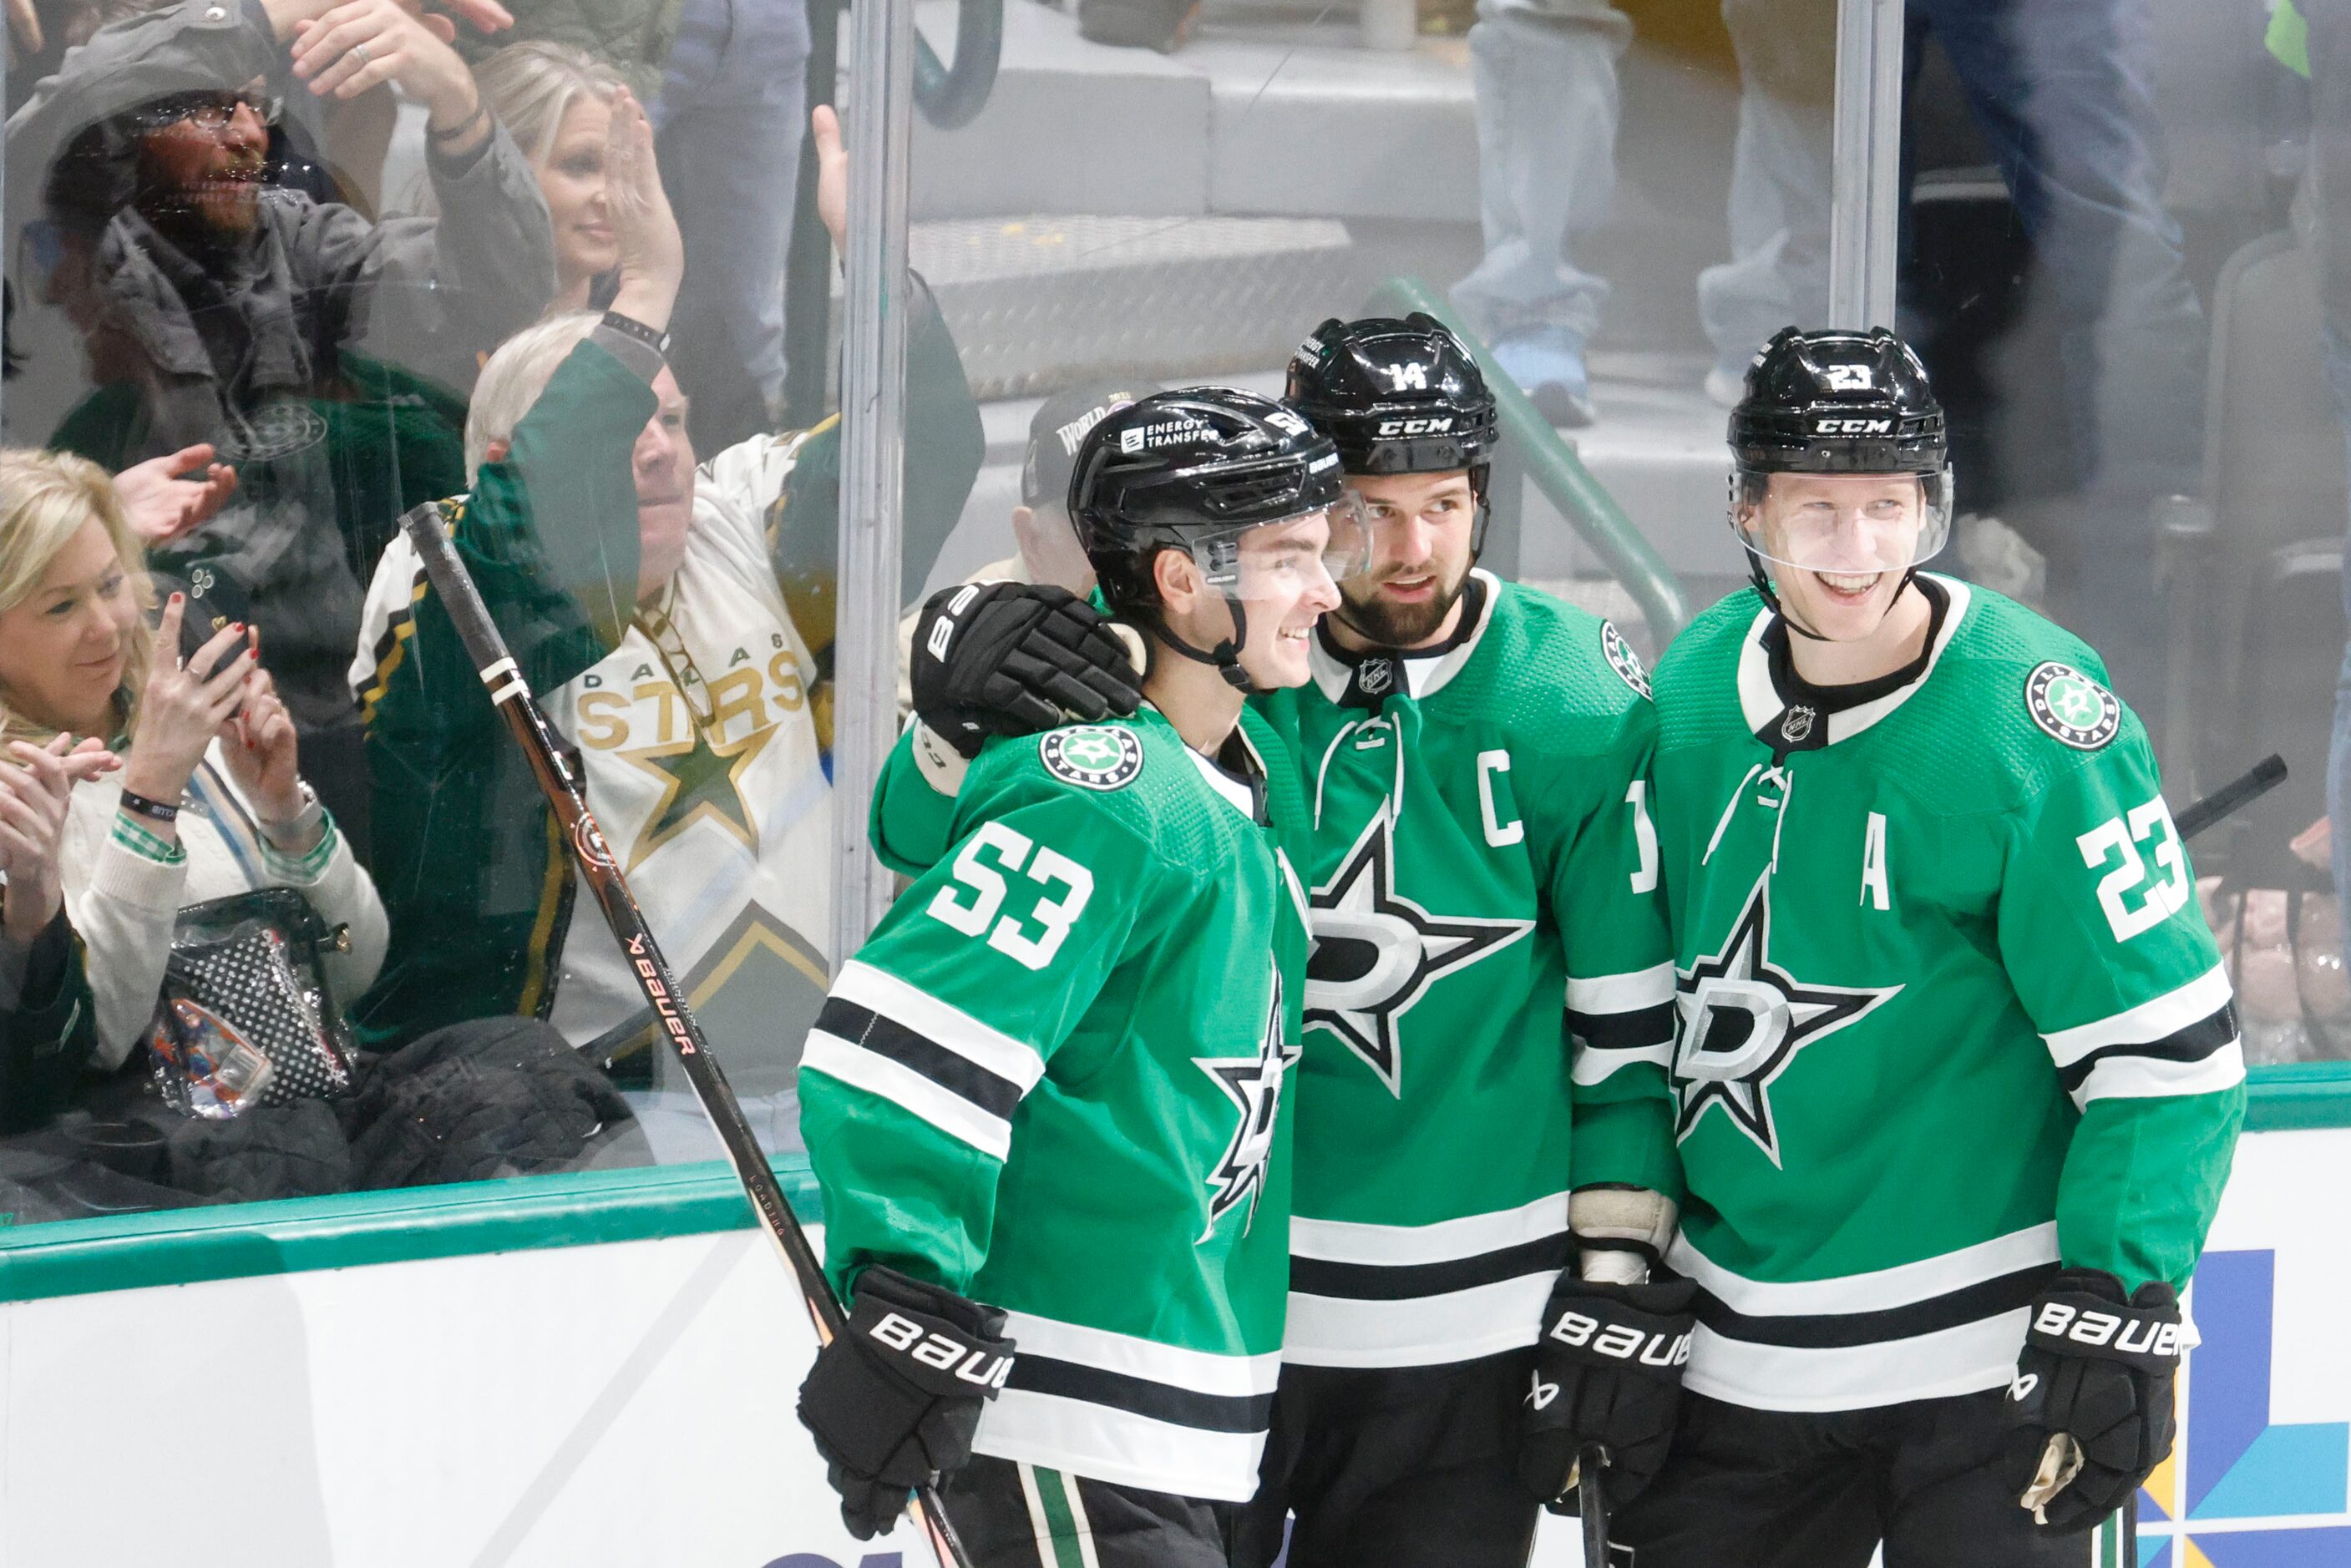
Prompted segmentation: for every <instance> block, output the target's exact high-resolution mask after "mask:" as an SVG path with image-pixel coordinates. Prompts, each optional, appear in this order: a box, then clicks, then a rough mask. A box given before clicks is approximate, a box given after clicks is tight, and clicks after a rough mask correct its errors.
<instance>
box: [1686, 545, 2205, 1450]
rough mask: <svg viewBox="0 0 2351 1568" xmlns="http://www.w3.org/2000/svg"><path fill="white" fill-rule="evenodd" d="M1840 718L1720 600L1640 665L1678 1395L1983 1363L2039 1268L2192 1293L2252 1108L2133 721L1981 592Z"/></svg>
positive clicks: (2003, 603)
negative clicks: (1662, 996) (1669, 960)
mask: <svg viewBox="0 0 2351 1568" xmlns="http://www.w3.org/2000/svg"><path fill="white" fill-rule="evenodd" d="M1924 581H1927V582H1928V583H1931V584H1932V585H1933V586H1934V587H1935V588H1936V589H1938V590H1939V592H1940V594H1941V595H1942V596H1944V597H1945V599H1946V605H1945V608H1944V611H1943V614H1942V616H1941V618H1940V620H1939V622H1938V625H1937V626H1936V627H1935V628H1934V635H1933V637H1932V638H1931V639H1929V642H1928V649H1927V650H1926V652H1925V654H1924V655H1923V656H1922V658H1921V659H1920V660H1919V661H1918V663H1917V665H1916V666H1914V667H1913V668H1912V669H1911V670H1907V671H1902V672H1897V674H1896V676H1894V677H1889V678H1888V679H1887V680H1885V681H1882V682H1879V683H1877V684H1876V687H1875V688H1874V689H1872V690H1870V691H1866V692H1847V693H1844V694H1842V697H1843V700H1844V701H1845V702H1847V703H1852V701H1853V699H1854V698H1855V696H1860V697H1864V698H1865V699H1866V700H1865V701H1859V702H1858V703H1857V704H1853V705H1846V706H1843V707H1842V708H1839V707H1838V706H1837V705H1836V702H1835V701H1830V700H1827V699H1834V698H1835V697H1837V696H1838V695H1839V694H1836V693H1823V692H1821V691H1817V690H1815V689H1811V688H1807V687H1805V686H1803V685H1802V682H1801V681H1799V680H1797V679H1796V678H1795V677H1794V676H1793V674H1792V670H1791V668H1790V665H1789V662H1788V659H1787V657H1786V653H1785V644H1784V639H1785V637H1786V632H1785V629H1784V628H1780V627H1778V625H1777V622H1776V618H1774V617H1772V616H1771V614H1770V612H1769V611H1767V610H1766V609H1765V608H1764V607H1763V606H1762V605H1761V601H1760V600H1759V598H1758V597H1757V596H1756V595H1755V593H1754V592H1753V591H1752V590H1751V589H1750V590H1742V591H1741V592H1740V593H1738V594H1734V595H1732V596H1731V597H1729V599H1727V600H1725V601H1724V602H1723V603H1721V604H1719V605H1718V606H1716V607H1714V608H1713V609H1712V610H1709V611H1708V613H1707V614H1705V615H1704V616H1702V617H1700V618H1698V621H1697V622H1696V623H1695V624H1694V625H1692V626H1691V627H1690V628H1689V629H1688V630H1687V631H1686V632H1684V633H1683V634H1682V636H1681V638H1680V639H1679V640H1677V642H1676V643H1675V644H1674V646H1673V648H1672V649H1670V650H1669V651H1668V653H1667V656H1666V658H1665V659H1663V660H1662V661H1661V662H1660V664H1659V667H1658V670H1657V673H1656V710H1657V721H1658V742H1657V753H1656V764H1655V776H1656V814H1657V815H1656V820H1657V828H1658V832H1659V835H1660V838H1661V843H1662V847H1663V857H1664V872H1665V888H1666V896H1667V901H1668V904H1669V906H1670V908H1671V910H1672V914H1673V923H1674V932H1675V940H1676V946H1677V956H1676V963H1677V969H1678V971H1679V989H1680V997H1679V1005H1680V1011H1681V1016H1682V1032H1681V1038H1680V1041H1679V1044H1678V1046H1677V1053H1676V1057H1675V1064H1674V1082H1675V1087H1676V1091H1677V1096H1678V1098H1679V1101H1680V1109H1679V1116H1678V1127H1677V1130H1678V1135H1679V1138H1680V1144H1681V1153H1682V1163H1683V1168H1684V1171H1685V1174H1686V1178H1687V1184H1688V1196H1687V1203H1686V1205H1685V1207H1684V1210H1683V1217H1682V1233H1681V1239H1680V1241H1677V1243H1676V1246H1675V1248H1674V1250H1673V1252H1672V1254H1671V1259H1670V1261H1671V1262H1672V1264H1673V1266H1674V1267H1675V1268H1676V1269H1677V1270H1678V1271H1679V1272H1682V1273H1684V1274H1687V1275H1688V1276H1689V1277H1691V1278H1694V1279H1695V1280H1697V1281H1698V1284H1699V1286H1700V1290H1701V1294H1700V1297H1699V1324H1700V1326H1699V1328H1698V1333H1697V1335H1696V1337H1695V1340H1694V1343H1693V1345H1692V1350H1691V1355H1690V1363H1689V1371H1688V1386H1690V1387H1691V1388H1693V1389H1695V1390H1697V1391H1698V1392H1699V1393H1701V1394H1705V1395H1708V1396H1709V1397H1714V1398H1718V1399H1724V1400H1729V1401H1731V1402H1733V1403H1737V1404H1740V1405H1745V1406H1749V1407H1761V1408H1766V1409H1779V1410H1841V1409H1852V1408H1859V1407H1873V1406H1881V1405H1889V1404H1894V1403H1897V1402H1900V1401H1904V1400H1911V1399H1920V1398H1927V1397H1937V1396H1944V1395H1953V1394H1961V1393H1968V1392H1971V1391H1975V1390H1980V1389H1987V1388H1994V1387H1998V1386H2001V1385H2003V1384H2004V1383H2006V1382H2007V1381H2008V1380H2009V1378H2010V1377H2011V1375H2012V1374H2013V1372H2014V1369H2015V1365H2016V1357H2017V1354H2018V1352H2019V1350H2020V1349H2021V1348H2022V1344H2023V1338H2024V1327H2025V1318H2026V1314H2027V1307H2028V1303H2030V1302H2031V1301H2032V1298H2033V1296H2034V1295H2035V1294H2036V1293H2038V1291H2039V1290H2040V1289H2041V1288H2042V1285H2043V1282H2045V1280H2046V1279H2047V1277H2048V1276H2049V1274H2050V1273H2051V1272H2053V1270H2054V1269H2055V1268H2057V1267H2058V1266H2059V1265H2060V1264H2061V1263H2062V1264H2065V1265H2074V1266H2088V1267H2095V1268H2101V1269H2106V1270H2110V1271H2112V1272H2115V1273H2116V1274H2118V1275H2120V1276H2121V1278H2122V1280H2123V1282H2124V1284H2125V1286H2126V1288H2136V1287H2137V1285H2138V1284H2140V1283H2142V1282H2147V1281H2149V1280H2166V1281H2168V1282H2172V1283H2173V1284H2174V1285H2178V1284H2180V1283H2183V1282H2185V1280H2186V1278H2187V1275H2188V1273H2189V1270H2190V1269H2191V1268H2192V1266H2193V1265H2194V1262H2195V1260H2196V1255H2197V1252H2198V1251H2199V1248H2200V1247H2201V1245H2202V1242H2203V1238H2204V1233H2205V1229H2206V1227H2207V1225H2208V1224H2209V1223H2210V1220H2211V1217H2212V1211H2213V1209H2214V1207H2215V1205H2216V1204H2217V1203H2218V1202H2219V1199H2220V1189H2221V1186H2222V1183H2223V1182H2224V1180H2225V1179H2226V1177H2227V1174H2228V1168H2229V1159H2230V1154H2231V1148H2232V1147H2233V1145H2234V1140H2235V1137H2236V1133H2237V1128H2238V1126H2239V1124H2240V1122H2241V1120H2242V1117H2243V1109H2244V1089H2243V1080H2244V1066H2243V1061H2242V1056H2241V1051H2240V1049H2239V1045H2238V1040H2237V1027H2236V1017H2235V1012H2234V1007H2233V1003H2232V1000H2231V989H2230V985H2229V981H2228V978H2227V974H2226V971H2224V970H2223V969H2222V967H2221V965H2220V958H2219V954H2218V952H2217V950H2216V948H2215V945H2214V942H2213V940H2212V936H2211V933H2210V930H2209V929H2207V928H2206V926H2205V923H2204V920H2203V918H2202V915H2201V913H2200V911H2199V907H2198V904H2197V899H2196V895H2195V886H2194V877H2193V873H2192V872H2191V870H2190V869H2189V862H2188V857H2187V851H2186V849H2185V848H2184V847H2183V846H2182V845H2181V844H2180V842H2179V835H2178V833H2177V832H2176V831H2175V830H2174V828H2173V826H2172V822H2171V815H2170V812H2169V810H2168V807H2167V806H2166V805H2165V804H2164V800H2163V796H2162V794H2161V793H2160V790H2159V787H2158V779H2157V776H2156V770H2155V763H2154V759H2153V756H2152V754H2151V753H2150V751H2149V748H2148V745H2147V735H2146V732H2145V730H2144V729H2143V728H2142V727H2141V726H2140V724H2139V722H2138V721H2137V718H2136V717H2135V716H2133V715H2132V714H2131V713H2130V712H2129V711H2127V710H2126V709H2125V708H2124V707H2123V705H2122V704H2121V702H2120V701H2117V700H2116V698H2115V697H2114V696H2113V694H2112V693H2111V692H2109V691H2107V690H2106V689H2105V686H2104V684H2103V680H2104V677H2105V670H2104V667H2103V666H2102V665H2100V663H2099V662H2098V660H2097V659H2096V656H2095V655H2094V654H2093V653H2091V651H2090V650H2089V649H2087V648H2086V647H2085V646H2084V645H2083V644H2082V643H2081V642H2080V641H2078V640H2077V639H2074V638H2073V637H2072V636H2070V635H2068V634H2067V633H2065V632H2064V631H2062V630H2060V629H2059V628H2056V627H2054V626H2053V625H2051V624H2050V623H2049V622H2047V621H2045V620H2043V619H2042V618H2039V617H2038V616H2035V615H2033V614H2032V613H2031V612H2030V611H2027V610H2025V609H2023V608H2022V607H2019V606H2017V605H2015V604H2013V603H2011V602H2010V601H2008V600H2006V599H2003V598H2001V597H1999V596H1998V595H1996V594H1992V593H1991V592H1988V591H1986V590H1984V589H1981V588H1970V587H1968V586H1967V585H1965V584H1962V583H1959V582H1957V581H1953V580H1949V579H1945V578H1940V577H1936V578H1928V579H1924Z"/></svg>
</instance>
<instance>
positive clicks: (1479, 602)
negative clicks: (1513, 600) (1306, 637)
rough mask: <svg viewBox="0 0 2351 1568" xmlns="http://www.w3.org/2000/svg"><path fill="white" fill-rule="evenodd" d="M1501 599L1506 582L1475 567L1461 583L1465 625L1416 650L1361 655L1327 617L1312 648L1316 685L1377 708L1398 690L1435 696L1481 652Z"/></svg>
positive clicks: (1344, 700) (1344, 702)
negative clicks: (1340, 637)
mask: <svg viewBox="0 0 2351 1568" xmlns="http://www.w3.org/2000/svg"><path fill="white" fill-rule="evenodd" d="M1500 597H1502V585H1501V583H1500V581H1499V579H1498V578H1496V577H1495V576H1494V574H1493V573H1491V572H1489V571H1487V570H1486V569H1485V568H1484V567H1482V566H1472V567H1470V568H1469V580H1468V582H1466V583H1464V584H1463V585H1462V587H1461V624H1460V625H1459V626H1458V627H1456V628H1454V631H1453V635H1452V636H1451V637H1448V638H1447V639H1445V640H1444V641H1443V642H1440V643H1438V644H1437V646H1435V647H1434V648H1416V649H1412V650H1411V651H1410V652H1408V653H1407V652H1404V651H1402V650H1391V649H1369V650H1367V651H1365V652H1362V653H1357V652H1355V651H1354V650H1353V649H1346V648H1342V647H1340V646H1339V643H1338V641H1337V640H1336V639H1333V638H1332V635H1331V632H1330V629H1329V627H1328V623H1327V621H1324V622H1318V623H1317V624H1316V626H1315V628H1314V640H1313V643H1312V645H1311V653H1312V655H1313V660H1314V684H1315V685H1316V686H1317V687H1319V688H1321V689H1322V695H1323V696H1325V697H1327V698H1329V699H1330V700H1331V701H1332V702H1335V703H1337V704H1338V705H1340V706H1341V707H1345V708H1369V709H1372V710H1374V711H1377V710H1378V708H1379V707H1380V705H1381V704H1382V703H1383V702H1384V701H1386V700H1387V697H1388V694H1389V693H1391V692H1394V691H1402V692H1404V693H1405V695H1406V696H1408V697H1412V698H1415V699H1419V698H1426V697H1430V696H1434V695H1435V694H1436V693H1437V692H1438V691H1441V690H1443V689H1444V686H1445V683H1446V682H1447V681H1448V680H1452V679H1453V678H1454V677H1455V676H1456V675H1458V674H1460V673H1461V669H1462V666H1464V665H1466V664H1468V662H1469V660H1470V659H1471V658H1472V657H1473V656H1474V655H1475V654H1476V653H1477V651H1478V645H1479V642H1481V641H1483V640H1484V639H1485V636H1486V628H1488V627H1489V626H1490V625H1492V624H1493V619H1494V605H1495V603H1496V601H1498V600H1499V599H1500Z"/></svg>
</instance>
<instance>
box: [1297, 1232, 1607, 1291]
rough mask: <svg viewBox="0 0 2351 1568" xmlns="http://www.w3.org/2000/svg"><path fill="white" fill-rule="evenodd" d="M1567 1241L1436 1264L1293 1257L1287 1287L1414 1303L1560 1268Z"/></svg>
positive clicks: (1547, 1239)
mask: <svg viewBox="0 0 2351 1568" xmlns="http://www.w3.org/2000/svg"><path fill="white" fill-rule="evenodd" d="M1570 1240H1571V1239H1570V1237H1569V1235H1568V1233H1567V1232H1566V1231H1561V1232H1560V1233H1559V1234H1558V1235H1556V1236H1539V1237H1537V1238H1536V1239H1535V1240H1533V1241H1520V1242H1519V1243H1518V1244H1517V1245H1515V1246H1510V1247H1502V1248H1499V1249H1497V1250H1496V1251H1491V1252H1481V1253H1479V1255H1478V1256H1476V1257H1474V1258H1447V1259H1446V1260H1445V1261H1444V1262H1436V1263H1334V1262H1331V1261H1329V1260H1328V1259H1325V1258H1301V1257H1298V1256H1296V1255H1295V1254H1293V1255H1292V1256H1291V1258H1290V1289H1291V1290H1292V1291H1295V1292H1298V1293H1301V1294H1304V1295H1310V1296H1337V1297H1339V1298H1341V1299H1342V1300H1345V1301H1359V1302H1403V1301H1412V1300H1415V1299H1416V1298H1418V1297H1421V1296H1437V1295H1443V1294H1445V1293H1447V1292H1448V1291H1466V1290H1469V1289H1472V1288H1473V1287H1475V1286H1478V1285H1493V1284H1499V1283H1500V1282H1503V1281H1504V1280H1520V1279H1524V1278H1525V1277H1526V1276H1527V1275H1529V1274H1540V1273H1544V1272H1550V1271H1552V1270H1556V1269H1560V1268H1563V1267H1565V1266H1566V1263H1567V1251H1568V1246H1569V1242H1570Z"/></svg>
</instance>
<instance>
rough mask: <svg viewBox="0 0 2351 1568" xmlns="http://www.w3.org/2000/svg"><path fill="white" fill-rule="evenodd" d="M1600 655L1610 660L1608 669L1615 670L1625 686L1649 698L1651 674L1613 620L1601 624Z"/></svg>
mask: <svg viewBox="0 0 2351 1568" xmlns="http://www.w3.org/2000/svg"><path fill="white" fill-rule="evenodd" d="M1600 654H1601V657H1602V658H1604V659H1607V660H1608V668H1609V669H1611V670H1614V671H1615V672H1616V674H1617V677H1618V678H1619V679H1620V680H1623V681H1624V682H1625V685H1627V686H1630V687H1631V688H1632V689H1633V690H1634V691H1637V692H1639V693H1640V694H1641V696H1642V697H1643V698H1644V699H1646V698H1647V697H1648V696H1649V672H1648V670H1646V668H1644V667H1643V665H1642V663H1641V656H1640V655H1639V654H1637V653H1635V652H1634V651H1633V645H1632V644H1631V643H1629V642H1626V641H1625V634H1624V633H1623V632H1621V631H1618V630H1617V629H1616V623H1615V622H1614V621H1613V620H1604V621H1602V622H1601V623H1600Z"/></svg>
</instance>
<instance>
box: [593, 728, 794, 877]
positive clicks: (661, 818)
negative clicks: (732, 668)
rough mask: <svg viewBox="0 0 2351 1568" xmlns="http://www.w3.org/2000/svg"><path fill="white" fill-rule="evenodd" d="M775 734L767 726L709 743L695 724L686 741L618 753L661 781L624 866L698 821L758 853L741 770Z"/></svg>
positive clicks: (637, 864)
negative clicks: (657, 797)
mask: <svg viewBox="0 0 2351 1568" xmlns="http://www.w3.org/2000/svg"><path fill="white" fill-rule="evenodd" d="M775 732H776V727H775V726H774V725H772V724H771V725H769V726H768V728H766V729H764V730H754V731H752V732H750V733H749V734H747V735H746V736H744V737H743V738H742V739H741V740H739V741H724V742H716V743H713V742H712V741H711V739H710V737H709V736H707V735H705V733H703V732H702V729H701V727H700V726H699V725H695V726H693V733H692V734H691V735H690V736H689V737H688V738H687V739H685V740H683V741H674V742H670V743H669V744H668V745H665V746H640V747H638V748H637V749H636V750H634V751H629V752H622V753H619V756H620V758H621V760H622V762H624V763H628V764H629V765H630V766H632V767H634V768H639V769H642V770H643V772H645V773H648V774H652V775H653V777H655V778H658V779H660V780H661V781H662V795H661V799H660V800H658V801H656V802H654V803H653V813H652V815H650V816H649V817H648V818H647V819H646V823H645V828H644V831H643V832H642V833H640V834H638V835H637V844H636V847H635V848H634V849H633V850H632V851H631V852H630V855H629V864H628V865H627V866H626V867H624V868H623V869H624V870H625V871H629V872H633V871H635V870H636V868H637V867H640V866H642V865H643V864H644V862H645V860H646V858H647V857H650V856H651V855H652V854H653V852H654V851H655V850H657V849H659V848H660V847H661V846H663V845H664V844H667V843H668V842H669V841H670V840H671V839H673V838H675V837H676V836H678V835H679V834H681V833H683V832H684V831H685V830H686V829H687V828H688V827H690V826H693V825H694V824H695V823H696V822H712V823H716V824H717V825H718V826H720V827H721V828H724V829H725V830H726V832H728V833H730V834H732V835H734V836H735V840H736V842H737V843H738V844H740V845H742V846H743V847H744V848H746V849H748V850H750V851H752V852H753V853H754V854H756V853H758V847H759V832H758V827H757V826H755V825H754V823H753V819H752V815H751V803H750V801H749V799H748V798H747V797H746V796H745V794H743V774H744V773H745V771H746V770H747V769H748V768H749V767H750V765H751V764H752V763H753V762H755V761H757V760H758V755H759V753H760V752H761V751H762V750H763V749H764V748H765V747H766V746H767V743H768V737H769V736H771V735H773V734H774V733H775Z"/></svg>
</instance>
